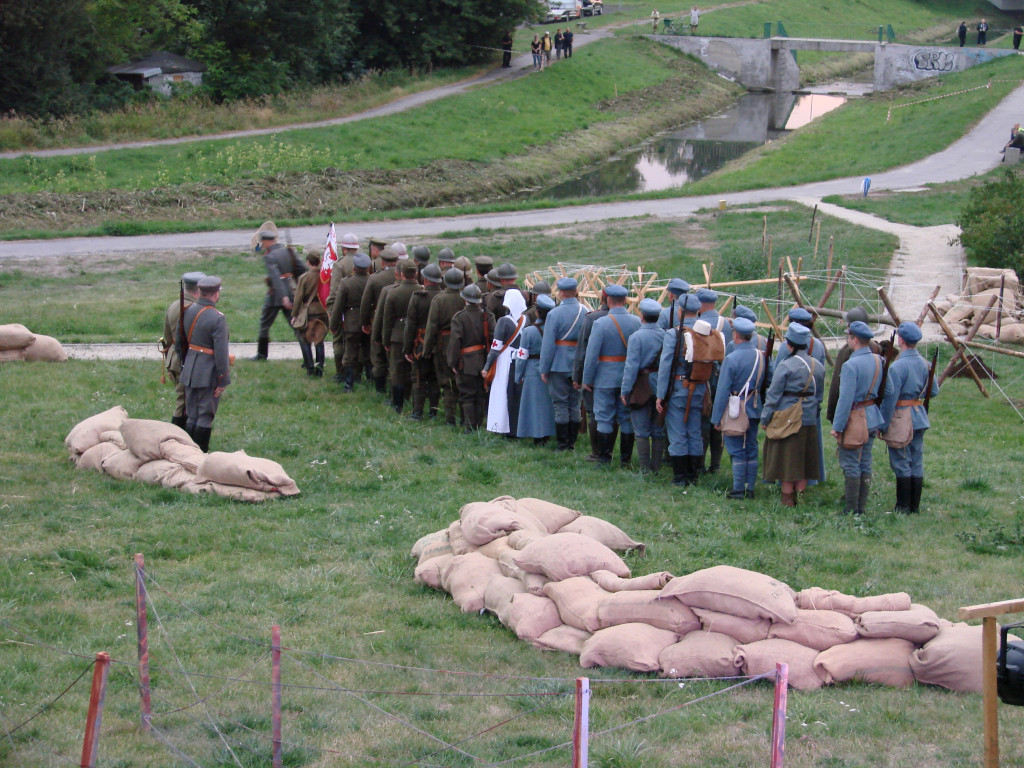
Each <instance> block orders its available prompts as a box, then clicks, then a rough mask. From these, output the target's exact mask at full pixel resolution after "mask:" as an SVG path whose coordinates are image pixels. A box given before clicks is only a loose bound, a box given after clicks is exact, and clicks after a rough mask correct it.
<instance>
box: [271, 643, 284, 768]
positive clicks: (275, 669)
mask: <svg viewBox="0 0 1024 768" xmlns="http://www.w3.org/2000/svg"><path fill="white" fill-rule="evenodd" d="M270 691H271V713H270V728H271V730H272V731H273V733H272V738H273V759H272V765H273V768H282V762H281V625H280V624H275V625H274V626H272V627H271V628H270Z"/></svg>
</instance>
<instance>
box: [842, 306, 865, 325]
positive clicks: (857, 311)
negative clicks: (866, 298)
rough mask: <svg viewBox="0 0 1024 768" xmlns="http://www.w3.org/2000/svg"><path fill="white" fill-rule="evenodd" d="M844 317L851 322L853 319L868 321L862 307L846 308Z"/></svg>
mask: <svg viewBox="0 0 1024 768" xmlns="http://www.w3.org/2000/svg"><path fill="white" fill-rule="evenodd" d="M844 319H845V320H846V322H848V323H852V322H853V321H854V320H860V321H861V322H862V323H866V322H867V321H868V313H867V312H865V311H864V307H854V308H853V309H850V310H847V312H846V314H845V315H844Z"/></svg>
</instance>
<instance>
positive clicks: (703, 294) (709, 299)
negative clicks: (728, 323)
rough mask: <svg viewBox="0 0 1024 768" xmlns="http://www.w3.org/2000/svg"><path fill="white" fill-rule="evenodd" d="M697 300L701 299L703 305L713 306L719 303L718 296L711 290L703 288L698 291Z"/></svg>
mask: <svg viewBox="0 0 1024 768" xmlns="http://www.w3.org/2000/svg"><path fill="white" fill-rule="evenodd" d="M697 298H698V299H700V303H701V304H711V303H713V302H716V301H718V294H717V293H715V292H714V291H712V290H711V289H710V288H701V289H700V290H699V291H697Z"/></svg>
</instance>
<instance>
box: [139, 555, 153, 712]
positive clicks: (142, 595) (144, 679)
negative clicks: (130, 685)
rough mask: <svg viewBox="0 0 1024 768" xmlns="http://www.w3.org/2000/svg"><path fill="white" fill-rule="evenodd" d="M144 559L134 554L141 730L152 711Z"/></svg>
mask: <svg viewBox="0 0 1024 768" xmlns="http://www.w3.org/2000/svg"><path fill="white" fill-rule="evenodd" d="M145 571H146V559H145V558H144V557H143V556H142V553H141V552H139V553H138V554H136V555H135V632H136V636H137V638H138V650H139V706H140V709H141V711H142V730H144V731H148V730H150V723H149V720H150V715H151V713H152V710H151V707H150V700H149V629H148V621H147V614H146V583H145V579H144V574H145Z"/></svg>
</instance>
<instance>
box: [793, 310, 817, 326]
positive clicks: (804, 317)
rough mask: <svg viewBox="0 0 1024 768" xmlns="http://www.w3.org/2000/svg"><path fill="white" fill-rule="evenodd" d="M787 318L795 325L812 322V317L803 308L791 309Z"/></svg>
mask: <svg viewBox="0 0 1024 768" xmlns="http://www.w3.org/2000/svg"><path fill="white" fill-rule="evenodd" d="M788 317H789V319H790V320H793V321H795V322H797V323H803V324H804V325H806V324H807V323H810V322H812V321H813V320H814V315H812V314H811V313H810V312H808V311H807V310H806V309H804V308H803V307H793V308H792V309H791V310H789V315H788Z"/></svg>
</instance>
